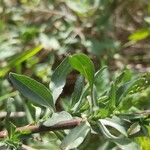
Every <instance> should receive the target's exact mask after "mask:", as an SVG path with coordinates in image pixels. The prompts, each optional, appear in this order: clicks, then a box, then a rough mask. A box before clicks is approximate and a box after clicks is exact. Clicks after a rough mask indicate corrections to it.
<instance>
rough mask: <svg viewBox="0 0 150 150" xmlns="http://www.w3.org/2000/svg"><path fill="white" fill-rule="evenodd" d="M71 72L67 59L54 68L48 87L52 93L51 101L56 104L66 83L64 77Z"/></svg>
mask: <svg viewBox="0 0 150 150" xmlns="http://www.w3.org/2000/svg"><path fill="white" fill-rule="evenodd" d="M70 71H71V65H70V64H69V60H68V57H66V58H65V59H64V61H63V62H62V63H61V64H60V65H59V66H58V67H57V68H56V70H55V71H54V73H53V75H52V78H51V82H50V84H49V87H50V89H51V91H52V95H53V101H54V103H56V100H57V98H58V97H59V95H60V94H61V93H62V90H63V87H64V86H65V83H66V77H67V75H68V74H69V72H70Z"/></svg>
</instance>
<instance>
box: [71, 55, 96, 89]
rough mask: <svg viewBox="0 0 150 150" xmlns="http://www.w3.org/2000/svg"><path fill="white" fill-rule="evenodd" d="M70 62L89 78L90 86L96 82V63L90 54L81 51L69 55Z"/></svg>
mask: <svg viewBox="0 0 150 150" xmlns="http://www.w3.org/2000/svg"><path fill="white" fill-rule="evenodd" d="M69 62H70V64H71V66H72V67H73V68H74V69H76V70H77V71H79V72H80V73H81V74H82V75H83V76H85V78H86V79H87V80H88V82H89V84H90V86H91V87H92V86H93V83H94V72H95V69H94V64H93V63H92V61H91V60H90V58H89V57H88V56H86V55H85V54H82V53H79V54H74V55H72V56H70V57H69Z"/></svg>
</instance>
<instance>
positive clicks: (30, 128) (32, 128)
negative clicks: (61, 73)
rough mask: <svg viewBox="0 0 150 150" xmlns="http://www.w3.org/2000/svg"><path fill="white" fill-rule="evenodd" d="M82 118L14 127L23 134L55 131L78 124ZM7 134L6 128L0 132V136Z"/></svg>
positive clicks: (3, 136)
mask: <svg viewBox="0 0 150 150" xmlns="http://www.w3.org/2000/svg"><path fill="white" fill-rule="evenodd" d="M82 121H83V120H82V119H81V118H78V119H72V120H68V121H62V122H60V123H58V124H55V125H53V126H49V127H48V126H44V125H27V126H23V127H19V128H16V131H17V132H21V133H25V135H30V134H34V133H41V132H47V131H55V130H64V129H72V128H74V127H76V126H78V125H79V124H80V123H81V122H82ZM7 136H8V133H7V131H6V130H4V131H1V132H0V138H5V137H7Z"/></svg>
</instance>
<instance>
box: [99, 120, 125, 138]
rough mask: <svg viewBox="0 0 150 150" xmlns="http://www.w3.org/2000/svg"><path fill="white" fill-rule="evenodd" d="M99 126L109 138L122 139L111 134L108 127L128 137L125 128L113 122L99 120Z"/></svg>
mask: <svg viewBox="0 0 150 150" xmlns="http://www.w3.org/2000/svg"><path fill="white" fill-rule="evenodd" d="M99 125H100V129H101V130H102V132H103V134H104V135H105V136H106V137H107V138H110V139H118V138H120V137H117V136H115V135H113V134H111V133H110V131H109V130H108V129H107V127H106V126H110V127H112V128H114V129H115V130H118V131H119V132H120V133H121V134H122V135H124V136H127V132H126V130H125V128H124V127H123V126H121V125H120V124H118V123H116V122H114V121H112V120H108V119H99Z"/></svg>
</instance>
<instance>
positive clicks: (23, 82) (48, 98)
mask: <svg viewBox="0 0 150 150" xmlns="http://www.w3.org/2000/svg"><path fill="white" fill-rule="evenodd" d="M9 78H10V80H11V82H12V83H13V85H14V86H15V87H16V88H17V89H18V90H19V91H20V92H21V93H22V94H23V95H24V96H25V97H27V98H28V99H29V100H31V101H32V102H34V103H36V104H38V105H41V106H44V107H51V108H53V109H55V106H54V103H53V98H52V95H51V92H50V91H49V89H47V88H46V87H45V86H44V85H43V84H41V83H39V82H37V81H35V80H33V79H31V78H29V77H27V76H25V75H19V74H16V73H10V74H9Z"/></svg>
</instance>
